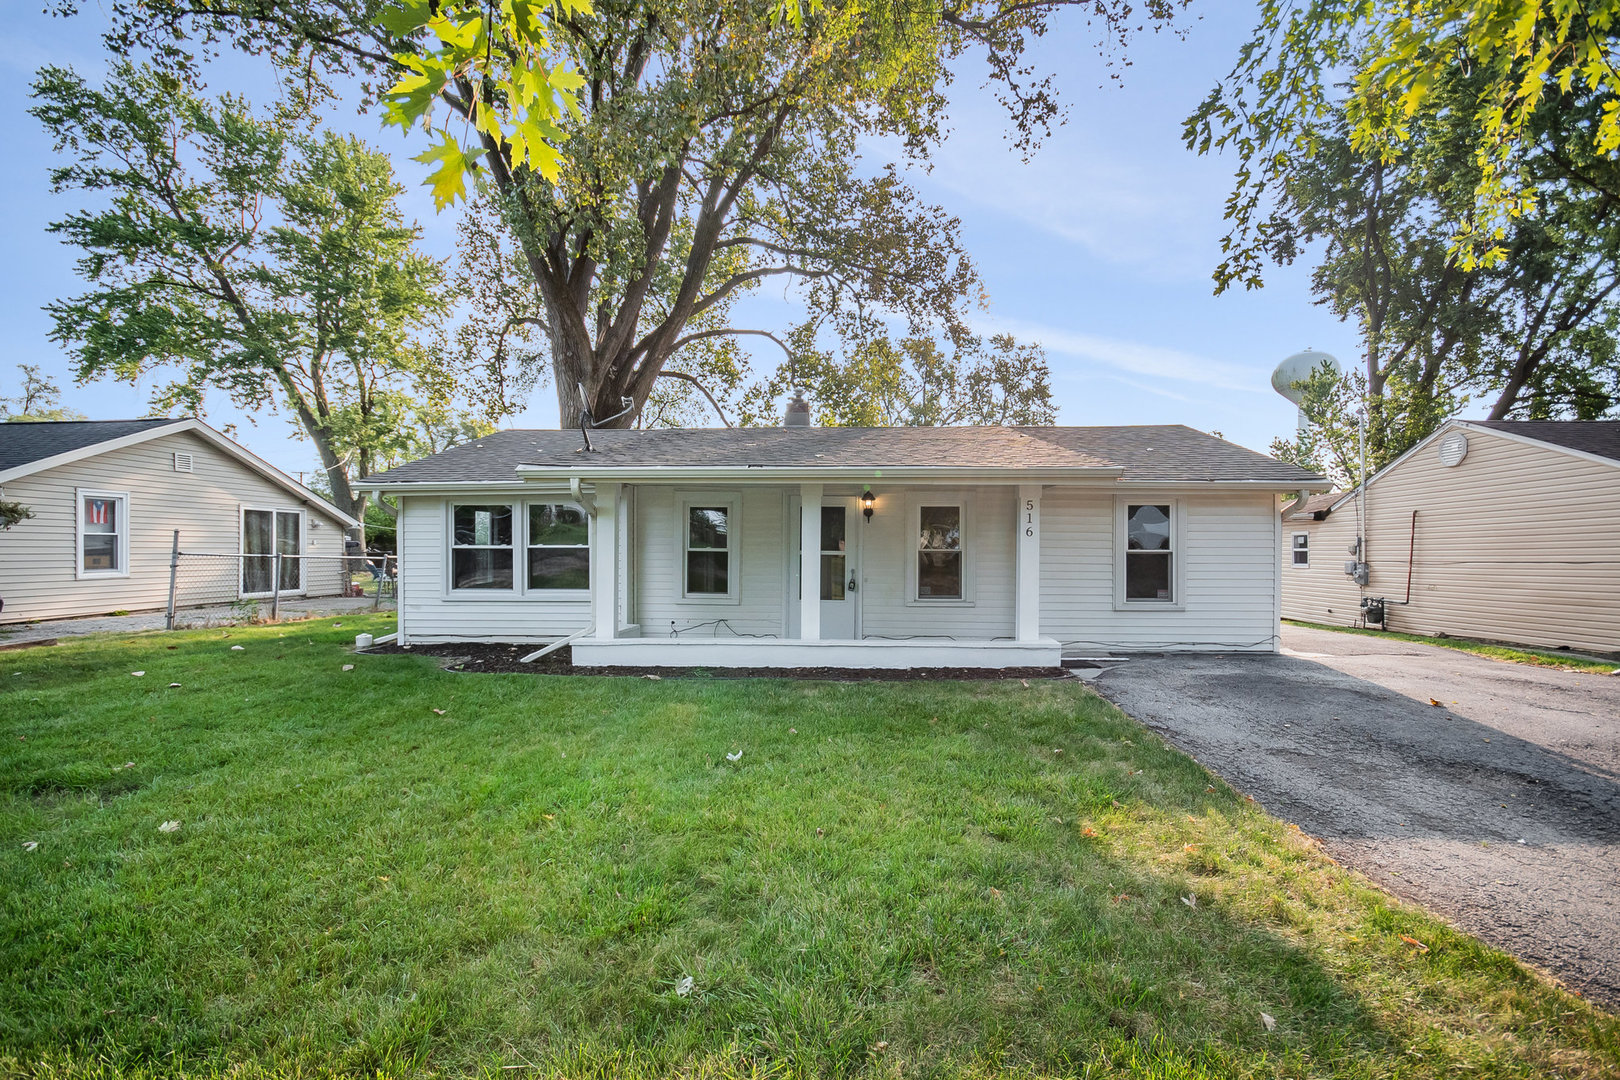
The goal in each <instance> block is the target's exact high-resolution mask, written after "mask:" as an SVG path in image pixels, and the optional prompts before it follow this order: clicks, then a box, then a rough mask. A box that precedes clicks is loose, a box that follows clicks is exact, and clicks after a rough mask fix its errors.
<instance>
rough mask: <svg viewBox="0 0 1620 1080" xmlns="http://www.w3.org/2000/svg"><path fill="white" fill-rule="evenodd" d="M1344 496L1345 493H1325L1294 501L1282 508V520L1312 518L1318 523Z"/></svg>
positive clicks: (1306, 519)
mask: <svg viewBox="0 0 1620 1080" xmlns="http://www.w3.org/2000/svg"><path fill="white" fill-rule="evenodd" d="M1344 495H1345V493H1344V492H1342V491H1325V492H1322V493H1320V494H1317V495H1310V496H1307V497H1306V498H1304V499H1295V500H1294V501H1293V502H1291V503H1289V504H1288V505H1287V506H1285V507H1283V510H1282V515H1283V519H1284V520H1286V521H1309V520H1311V519H1313V518H1314V519H1316V520H1318V521H1320V520H1321V519H1322V518H1325V517H1327V514H1328V511H1329V510H1331V509H1333V504H1334V503H1336V502H1338V501H1339V500H1340V499H1342V498H1344Z"/></svg>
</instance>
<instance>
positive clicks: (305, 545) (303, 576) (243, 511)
mask: <svg viewBox="0 0 1620 1080" xmlns="http://www.w3.org/2000/svg"><path fill="white" fill-rule="evenodd" d="M249 510H256V511H259V512H260V513H266V514H297V515H298V553H299V554H300V555H308V554H309V515H308V514H307V513H305V512H304V508H303V507H301V506H252V505H249V504H248V503H237V505H236V554H237V556H238V559H237V564H236V595H237V598H238V599H240V600H264V599H267V598H269V597H272V596H276V595H278V594H277V592H276V590H275V587H274V585H272V586H271V588H270V590H269V591H268V592H255V593H250V592H244V591H243V589H242V568H243V565H244V564H243V562H242V559H243V558H245V557H246V556H247V516H248V511H249ZM275 530H276V522H275V518H274V517H272V518H271V519H270V536H271V538H272V542H273V540H274V537H275ZM308 590H309V563H307V562H301V563H299V565H298V588H296V589H282V590H281V592H280V593H279V595H281V596H303V595H304V594H305V593H306V592H307V591H308Z"/></svg>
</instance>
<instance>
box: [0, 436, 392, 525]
mask: <svg viewBox="0 0 1620 1080" xmlns="http://www.w3.org/2000/svg"><path fill="white" fill-rule="evenodd" d="M188 431H189V432H191V433H193V434H195V435H196V436H197V437H199V438H201V439H203V440H204V441H205V442H209V443H212V444H213V445H214V446H216V447H218V448H219V449H220V450H221V451H222V452H224V453H225V454H226V455H227V456H229V457H232V458H235V459H236V460H237V461H238V462H240V463H241V464H242V465H243V466H244V467H245V468H247V469H250V470H252V471H253V472H256V473H258V474H259V475H260V476H262V477H264V478H265V479H266V480H269V481H270V482H271V483H273V484H277V485H279V486H280V487H282V488H285V489H286V490H287V491H288V492H290V493H292V494H293V495H294V496H296V497H297V498H298V499H300V500H301V501H303V502H307V503H311V504H313V505H315V506H318V507H320V509H321V510H322V511H324V512H325V513H326V514H328V515H330V516H331V517H333V518H336V519H337V520H338V521H341V522H343V523H344V524H345V525H358V524H360V523H359V522H358V521H357V520H355V519H354V518H352V517H350V516H349V515H348V514H345V513H344V512H343V511H341V510H339V509H338V508H337V507H335V506H333V505H332V504H331V503H330V502H329V501H327V500H326V499H323V498H321V496H319V495H317V494H316V493H315V492H313V491H311V490H310V489H309V488H307V487H305V486H304V485H303V484H300V483H299V482H298V481H296V480H294V479H293V478H292V477H290V476H288V475H287V474H286V473H284V472H282V471H281V470H280V469H278V468H276V467H275V466H274V465H272V464H270V463H269V462H268V461H265V460H264V459H263V458H261V457H259V456H258V455H256V454H254V453H252V452H251V451H250V450H248V449H247V448H246V447H244V446H242V445H240V444H239V443H237V442H236V441H235V440H233V439H230V438H228V437H227V436H225V435H223V434H221V433H220V432H218V431H215V430H214V429H213V428H211V427H209V426H208V425H207V424H205V423H203V422H202V421H201V420H198V419H196V418H195V417H180V418H178V419H175V418H169V419H156V420H39V421H27V422H13V423H6V424H0V484H4V483H6V482H8V481H11V480H19V479H21V478H22V477H24V476H29V475H31V474H33V473H37V472H44V471H45V470H46V469H54V468H57V467H58V466H61V465H70V464H72V463H73V462H75V461H82V460H83V459H85V458H89V457H95V456H97V455H99V454H106V453H110V452H111V451H114V450H121V449H123V448H124V447H126V446H135V445H137V444H139V443H143V442H146V441H148V440H150V439H156V438H159V437H160V436H164V435H177V434H180V433H181V432H188Z"/></svg>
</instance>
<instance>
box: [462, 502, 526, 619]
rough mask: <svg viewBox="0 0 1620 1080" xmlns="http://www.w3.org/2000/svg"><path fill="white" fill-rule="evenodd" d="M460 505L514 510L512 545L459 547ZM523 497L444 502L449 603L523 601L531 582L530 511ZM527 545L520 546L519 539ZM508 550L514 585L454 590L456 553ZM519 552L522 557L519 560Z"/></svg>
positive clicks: (469, 545)
mask: <svg viewBox="0 0 1620 1080" xmlns="http://www.w3.org/2000/svg"><path fill="white" fill-rule="evenodd" d="M458 506H504V507H506V508H507V509H509V510H511V511H512V542H511V544H509V545H508V544H457V543H456V507H458ZM525 507H526V504H525V502H524V498H523V497H522V496H517V495H484V496H478V495H468V496H467V497H466V498H460V499H455V498H451V499H446V500H444V526H443V527H444V596H445V598H446V599H450V600H519V599H522V598H523V588H522V587H523V583H524V582H525V581H526V580H527V579H528V576H529V567H528V557H527V552H528V548H527V546H526V542H527V541H528V539H529V533H528V525H529V520H528V510H527V509H526V508H525ZM520 539H521V540H522V541H524V542H525V543H519V540H520ZM503 547H504V548H507V550H509V551H511V552H512V584H511V585H510V586H509V587H507V588H504V589H458V588H456V587H455V584H454V582H455V580H456V575H455V569H456V552H457V551H484V550H489V551H499V550H500V549H501V548H503ZM520 553H521V554H522V555H523V557H522V558H519V555H520Z"/></svg>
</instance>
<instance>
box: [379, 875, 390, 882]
mask: <svg viewBox="0 0 1620 1080" xmlns="http://www.w3.org/2000/svg"><path fill="white" fill-rule="evenodd" d="M377 880H378V881H387V880H388V875H387V874H378V875H377Z"/></svg>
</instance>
